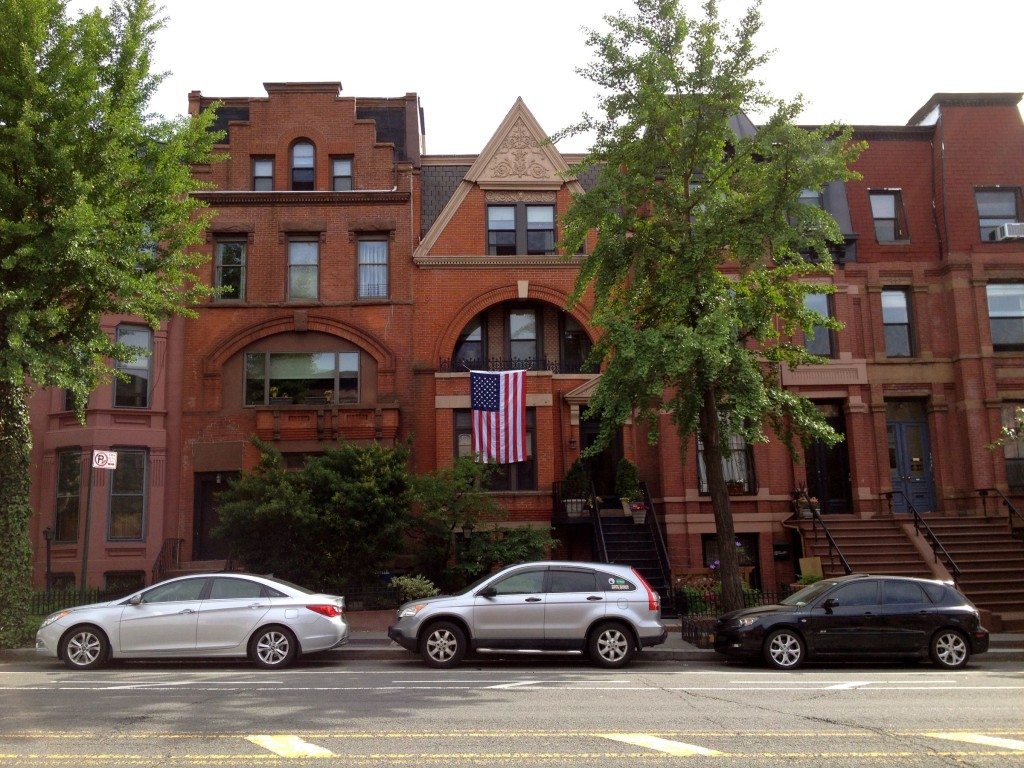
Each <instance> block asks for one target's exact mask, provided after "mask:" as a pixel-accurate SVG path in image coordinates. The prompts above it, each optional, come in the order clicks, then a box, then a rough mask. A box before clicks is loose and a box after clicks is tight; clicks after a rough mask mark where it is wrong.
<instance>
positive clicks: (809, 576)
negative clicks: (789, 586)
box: [796, 573, 821, 586]
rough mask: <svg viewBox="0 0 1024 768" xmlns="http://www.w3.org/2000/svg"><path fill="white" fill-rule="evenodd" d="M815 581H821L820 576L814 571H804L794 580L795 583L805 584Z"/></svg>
mask: <svg viewBox="0 0 1024 768" xmlns="http://www.w3.org/2000/svg"><path fill="white" fill-rule="evenodd" d="M816 581H821V576H819V575H818V574H816V573H804V574H801V575H800V578H798V579H797V580H796V583H797V584H803V585H804V586H806V585H808V584H813V583H814V582H816Z"/></svg>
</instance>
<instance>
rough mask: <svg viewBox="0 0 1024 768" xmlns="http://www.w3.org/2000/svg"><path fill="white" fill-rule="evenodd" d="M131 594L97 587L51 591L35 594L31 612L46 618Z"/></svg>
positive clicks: (33, 594) (32, 599) (31, 602)
mask: <svg viewBox="0 0 1024 768" xmlns="http://www.w3.org/2000/svg"><path fill="white" fill-rule="evenodd" d="M129 594H130V592H125V591H124V590H103V589H99V588H97V587H92V588H90V589H61V590H56V589H51V590H50V591H49V592H33V593H32V597H31V601H30V603H29V605H30V612H31V613H32V615H34V616H45V615H46V614H48V613H53V612H54V611H60V610H63V609H65V608H75V607H77V606H79V605H89V604H90V603H104V602H106V601H108V600H117V599H118V598H121V597H126V596H127V595H129Z"/></svg>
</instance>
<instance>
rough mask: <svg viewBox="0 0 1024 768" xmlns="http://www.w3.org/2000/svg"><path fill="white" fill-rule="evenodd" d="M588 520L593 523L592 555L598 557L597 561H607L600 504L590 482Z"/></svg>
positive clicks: (606, 547)
mask: <svg viewBox="0 0 1024 768" xmlns="http://www.w3.org/2000/svg"><path fill="white" fill-rule="evenodd" d="M590 520H591V522H592V523H593V524H594V525H593V528H594V556H595V558H596V557H600V560H599V561H598V562H601V563H607V562H608V545H607V544H606V543H605V540H604V528H602V527H601V505H600V504H598V503H597V489H596V488H594V484H593V483H591V484H590Z"/></svg>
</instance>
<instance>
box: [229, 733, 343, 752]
mask: <svg viewBox="0 0 1024 768" xmlns="http://www.w3.org/2000/svg"><path fill="white" fill-rule="evenodd" d="M245 738H246V739H248V740H249V741H251V742H252V743H253V744H255V745H256V746H258V747H263V748H264V749H268V750H270V751H271V752H273V753H274V754H275V755H280V756H281V757H334V753H333V752H331V750H329V749H324V748H323V747H318V746H317V745H316V744H310V743H309V742H308V741H303V740H302V739H300V738H299V737H298V736H246V737H245Z"/></svg>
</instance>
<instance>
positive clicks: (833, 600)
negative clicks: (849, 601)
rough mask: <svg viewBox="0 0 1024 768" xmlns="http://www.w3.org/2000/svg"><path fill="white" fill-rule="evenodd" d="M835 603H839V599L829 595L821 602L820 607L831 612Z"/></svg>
mask: <svg viewBox="0 0 1024 768" xmlns="http://www.w3.org/2000/svg"><path fill="white" fill-rule="evenodd" d="M837 605H839V600H837V599H836V598H834V597H830V598H829V599H828V600H826V601H825V602H824V603H822V604H821V607H822V608H824V609H825V610H826V611H827V612H828V613H832V609H833V608H835V607H836V606H837Z"/></svg>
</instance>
